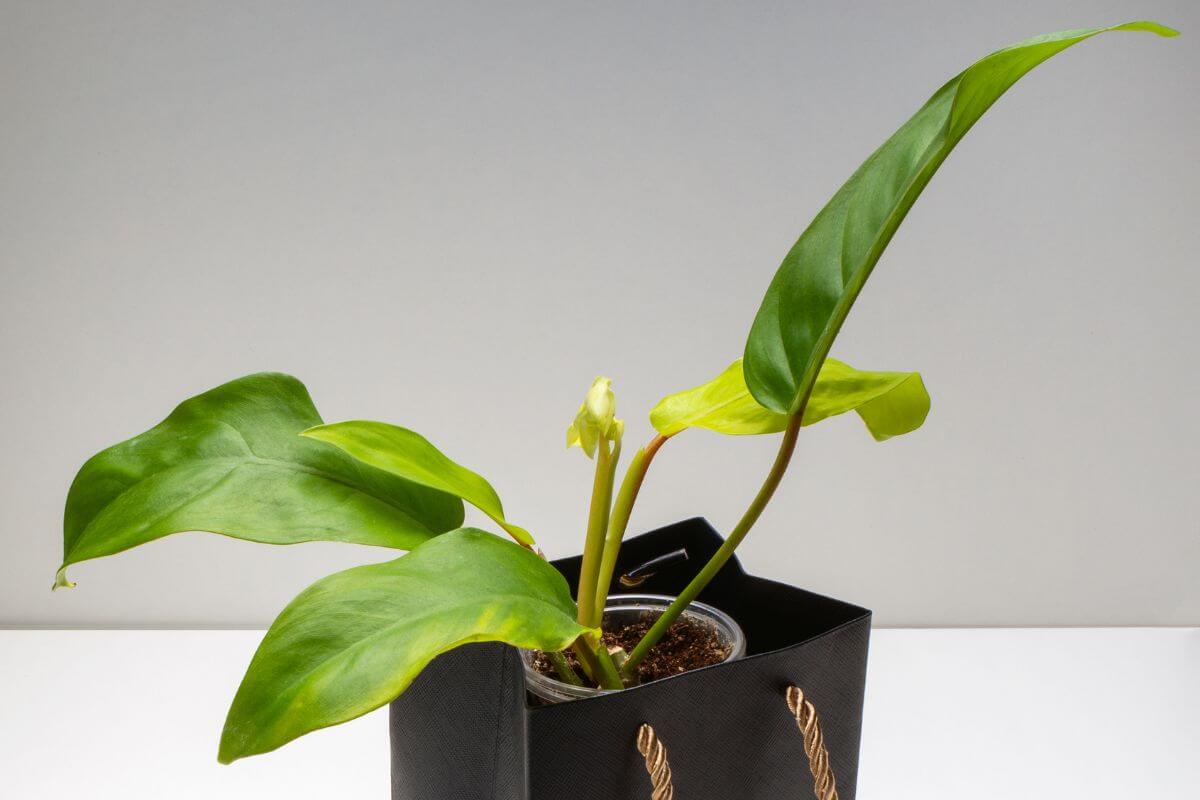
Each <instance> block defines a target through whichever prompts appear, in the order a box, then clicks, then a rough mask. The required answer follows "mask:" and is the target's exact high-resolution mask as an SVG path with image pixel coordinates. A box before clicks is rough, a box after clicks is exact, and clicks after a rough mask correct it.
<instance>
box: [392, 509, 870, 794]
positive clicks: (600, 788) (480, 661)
mask: <svg viewBox="0 0 1200 800" xmlns="http://www.w3.org/2000/svg"><path fill="white" fill-rule="evenodd" d="M720 544H721V537H720V536H719V535H718V534H717V533H716V531H714V530H713V529H712V527H711V526H709V524H708V523H707V522H705V521H704V520H702V519H692V520H687V521H685V522H680V523H677V524H675V525H672V526H669V527H666V528H661V529H659V530H657V531H652V532H650V533H647V534H643V535H641V536H638V537H636V538H633V539H628V540H626V542H625V544H624V545H623V547H622V548H621V560H620V563H619V564H618V568H617V573H616V574H618V575H620V574H623V572H624V571H626V570H628V569H631V568H633V567H635V566H637V565H639V564H642V563H644V562H646V561H648V560H650V559H651V558H654V557H655V556H659V555H663V554H665V553H668V552H671V551H673V550H676V549H679V548H681V547H682V548H685V549H686V550H687V551H688V555H689V560H688V561H687V562H685V563H682V564H678V565H676V566H672V567H669V568H667V569H665V570H664V571H663V572H661V573H659V574H657V575H655V576H653V577H651V578H649V579H647V581H646V582H645V583H643V584H642V585H640V586H638V587H637V590H636V591H637V592H639V593H649V594H665V595H675V594H678V592H679V591H680V590H681V589H682V588H683V587H684V586H685V585H686V584H687V582H688V581H689V580H691V578H692V577H693V576H694V575H695V574H696V572H698V571H699V570H700V568H701V567H702V566H703V565H704V563H705V562H706V561H707V560H708V558H709V556H711V555H712V554H713V553H714V552H715V551H716V549H717V548H718V547H719V546H720ZM579 563H580V559H579V558H578V557H576V558H569V559H563V560H561V561H556V562H554V565H555V566H556V567H557V568H558V569H559V570H560V571H561V572H562V573H563V575H565V576H566V578H567V582H568V583H570V584H571V586H572V589H573V588H574V587H575V585H576V582H577V581H578V578H579ZM621 591H622V590H621V587H620V586H619V585H614V587H613V592H612V593H613V594H619V593H621ZM700 600H701V601H702V602H705V603H708V604H709V605H712V606H716V607H717V608H719V609H721V610H722V611H725V612H726V613H727V614H729V615H730V616H732V617H733V618H734V619H735V620H737V622H738V624H739V625H741V627H742V630H743V631H744V632H745V634H746V638H747V656H746V658H744V659H741V660H739V661H734V662H730V663H727V664H720V665H717V666H712V667H707V668H705V669H700V670H696V671H694V672H689V673H687V674H685V675H680V676H678V677H674V678H668V679H665V680H661V681H655V682H653V683H649V684H646V685H645V686H639V687H636V688H634V689H630V690H627V691H623V692H617V693H614V694H611V695H603V696H600V697H594V698H589V699H586V700H575V701H572V702H569V703H560V704H557V705H552V706H539V707H532V706H530V705H529V704H528V703H527V701H526V692H525V680H524V671H523V666H522V662H521V658H520V655H519V654H518V653H517V651H516V650H514V649H513V648H511V647H507V646H505V645H499V644H474V645H468V646H466V647H462V648H459V649H457V650H454V651H452V652H450V653H446V654H445V655H442V656H440V657H439V658H437V659H436V660H435V661H434V662H433V663H432V664H431V665H430V666H429V667H428V668H427V669H426V670H425V671H424V672H423V673H422V674H421V676H420V677H419V678H418V679H417V681H416V682H415V683H414V684H413V685H412V686H411V687H410V688H409V690H408V691H407V692H405V693H404V694H403V695H401V696H400V697H399V698H398V699H397V700H395V701H394V702H393V703H392V705H391V736H392V798H393V800H631V798H632V799H636V798H642V797H645V798H649V796H650V783H649V780H648V778H647V776H646V770H645V766H644V764H643V761H642V757H641V756H640V755H639V754H638V752H637V748H636V746H635V742H636V737H637V731H638V728H639V727H640V726H641V724H642V723H649V724H651V725H653V726H654V729H655V730H656V731H657V732H658V735H659V737H660V738H661V739H662V741H663V743H664V744H665V745H666V747H667V750H668V753H669V757H670V763H671V769H672V772H673V773H674V783H675V789H676V797H678V798H680V800H707V798H739V800H741V799H744V800H778V798H781V797H804V796H806V795H808V796H811V789H812V777H811V775H810V773H809V770H808V762H807V760H806V758H805V755H804V748H803V741H802V737H801V735H800V732H799V731H798V730H797V728H796V722H795V719H794V718H793V716H792V715H791V714H790V713H789V712H788V708H787V704H786V702H785V699H784V692H785V691H786V689H787V687H788V686H790V685H793V684H794V685H796V686H799V687H800V688H801V689H802V690H803V691H804V693H805V695H806V696H807V697H808V698H809V699H810V700H811V701H812V702H813V704H814V705H815V706H816V709H817V711H818V713H819V714H820V716H821V724H822V728H823V730H824V734H825V743H826V746H827V747H828V750H829V760H830V763H831V764H832V766H833V770H834V773H835V774H836V776H837V785H838V792H839V794H840V796H841V798H842V800H854V795H855V783H856V778H857V773H858V747H859V736H860V733H861V727H862V705H863V689H864V685H865V680H866V666H867V640H868V636H869V634H870V626H871V612H869V611H867V610H866V609H864V608H859V607H858V606H854V605H851V604H849V603H843V602H841V601H838V600H832V599H830V598H828V597H822V596H820V595H816V594H813V593H811V592H806V591H804V590H802V589H796V588H794V587H791V586H787V585H786V584H782V583H777V582H775V581H769V580H765V579H763V578H756V577H753V576H751V575H747V574H746V573H745V572H744V571H743V570H742V568H741V565H740V564H738V563H737V560H736V559H732V560H731V561H730V562H729V563H728V564H727V565H726V566H725V568H724V569H723V570H722V571H721V572H720V574H719V575H718V576H717V578H716V579H715V580H713V582H712V583H711V584H710V585H709V586H708V588H707V589H706V590H705V592H704V593H703V594H702V595H701V596H700Z"/></svg>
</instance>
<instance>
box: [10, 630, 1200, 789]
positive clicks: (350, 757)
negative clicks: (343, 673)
mask: <svg viewBox="0 0 1200 800" xmlns="http://www.w3.org/2000/svg"><path fill="white" fill-rule="evenodd" d="M260 636H261V633H260V632H257V631H0V798H6V799H9V798H11V799H12V800H25V798H45V797H55V798H74V799H78V800H92V799H93V798H95V799H97V800H106V799H107V798H121V799H122V800H140V799H141V798H155V799H156V800H158V799H159V798H173V800H187V799H188V798H197V800H199V798H204V799H205V800H209V799H210V798H222V799H223V800H240V798H255V800H262V799H263V798H275V797H278V798H287V800H305V799H306V798H313V800H316V799H317V798H320V800H328V799H329V798H338V799H339V800H343V799H347V798H348V799H350V800H354V799H356V798H370V800H385V799H386V798H387V797H388V742H387V716H386V711H377V712H375V713H372V714H369V715H367V716H366V717H363V718H361V719H359V720H356V721H354V722H351V723H348V724H346V725H343V726H340V727H337V728H332V729H329V730H325V731H320V732H318V733H315V734H312V735H310V736H307V737H304V738H303V739H301V740H299V741H297V742H294V743H292V744H290V745H288V746H286V747H284V748H283V749H282V750H279V751H276V752H275V753H271V754H268V755H265V756H258V757H255V758H251V759H247V760H245V761H240V762H238V763H236V764H234V765H233V766H230V767H223V766H220V765H218V764H217V762H216V748H217V738H218V735H219V732H220V729H221V723H222V722H223V720H224V716H225V710H226V707H227V704H228V701H229V700H230V698H231V697H232V695H233V691H234V689H235V688H236V686H237V684H238V681H239V679H240V678H241V673H242V670H243V669H244V668H245V665H246V663H247V662H248V660H249V658H250V655H251V653H252V652H253V650H254V647H255V645H256V644H257V642H258V640H259V638H260ZM859 797H860V798H861V800H905V798H921V799H922V800H929V798H947V800H950V799H951V798H953V800H989V799H990V798H997V800H999V799H1000V798H1003V800H1025V799H1026V798H1043V797H1045V798H1086V800H1104V799H1105V798H1114V800H1115V799H1116V798H1121V800H1128V798H1155V799H1156V800H1174V799H1175V798H1197V797H1200V629H1178V628H1176V629H1088V630H1080V629H1065V630H1064V629H1059V630H1029V629H1009V630H882V631H875V632H874V634H873V638H872V643H871V663H870V673H869V677H868V681H867V708H866V720H865V728H864V733H863V750H862V764H861V772H860V779H859ZM680 800H698V798H680ZM722 800H725V799H724V798H722Z"/></svg>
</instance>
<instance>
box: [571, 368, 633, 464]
mask: <svg viewBox="0 0 1200 800" xmlns="http://www.w3.org/2000/svg"><path fill="white" fill-rule="evenodd" d="M616 411H617V398H616V395H614V394H613V390H612V381H611V380H609V379H608V378H605V377H603V376H601V377H599V378H596V380H594V381H593V382H592V388H590V389H588V393H587V396H586V397H584V399H583V405H581V406H580V407H579V413H578V414H576V415H575V421H574V422H572V423H571V426H570V427H569V428H567V447H574V446H575V445H579V447H581V448H583V452H584V453H587V457H588V458H595V456H596V445H597V444H598V443H599V442H600V440H601V439H607V440H609V441H619V440H620V439H621V436H622V435H623V434H624V433H625V423H624V422H622V421H621V420H619V419H617V418H616V416H615V414H616Z"/></svg>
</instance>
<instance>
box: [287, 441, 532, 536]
mask: <svg viewBox="0 0 1200 800" xmlns="http://www.w3.org/2000/svg"><path fill="white" fill-rule="evenodd" d="M304 435H305V436H307V437H308V438H310V439H317V440H319V441H322V442H328V443H329V444H331V445H333V446H334V447H337V448H339V449H340V450H342V451H343V452H345V453H346V454H348V455H350V456H351V457H353V458H356V459H358V460H359V461H361V462H363V463H364V464H368V465H370V466H372V467H374V468H376V469H381V470H383V471H384V472H388V473H390V474H392V475H395V476H397V477H400V478H404V479H405V480H409V481H413V482H414V483H419V484H421V485H422V486H428V487H430V488H431V489H437V490H439V491H443V492H448V493H449V494H452V495H455V496H456V497H461V498H462V499H463V500H466V501H467V502H468V503H470V504H471V505H473V506H475V507H476V508H478V509H479V510H480V511H482V512H483V513H485V514H487V515H488V516H489V517H491V518H492V519H493V520H494V521H495V522H496V524H497V525H499V526H500V527H501V528H503V529H504V530H505V531H507V532H508V534H509V535H510V536H512V537H513V539H515V540H516V541H518V542H520V543H521V544H523V545H526V546H532V545H533V543H534V542H533V537H532V536H530V535H529V531H527V530H525V529H524V528H522V527H519V526H517V525H513V524H512V523H511V522H509V521H508V520H506V519H505V518H504V507H503V506H502V505H501V504H500V497H499V495H497V494H496V490H495V489H493V488H492V485H491V484H490V483H488V482H487V480H485V479H484V477H483V476H482V475H479V474H478V473H475V472H472V471H471V470H469V469H467V468H466V467H464V466H461V465H460V464H458V463H456V462H454V461H452V460H451V459H450V458H448V457H447V456H446V454H445V453H443V452H442V451H441V450H438V449H437V448H436V447H434V446H433V444H432V443H431V442H430V441H429V440H428V439H426V438H425V437H424V436H422V435H420V434H419V433H414V432H413V431H410V430H408V429H407V428H401V427H398V426H396V425H389V424H387V423H386V422H373V421H371V420H352V421H350V422H334V423H331V424H329V425H321V426H319V427H316V428H312V429H310V430H307V431H305V432H304Z"/></svg>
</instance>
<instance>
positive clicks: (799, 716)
mask: <svg viewBox="0 0 1200 800" xmlns="http://www.w3.org/2000/svg"><path fill="white" fill-rule="evenodd" d="M787 704H788V711H791V712H792V716H794V717H795V718H796V727H798V728H799V729H800V732H801V733H802V734H804V754H805V755H806V756H808V769H809V772H811V773H812V776H813V793H814V794H816V796H817V800H838V793H837V781H836V780H835V779H834V777H833V767H831V766H829V751H828V750H826V749H825V737H824V736H823V735H822V733H821V719H820V717H818V716H817V709H815V708H814V707H813V704H812V702H811V701H809V700H806V699H804V692H802V691H800V687H798V686H789V687H788V690H787Z"/></svg>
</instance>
